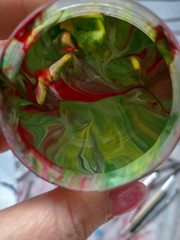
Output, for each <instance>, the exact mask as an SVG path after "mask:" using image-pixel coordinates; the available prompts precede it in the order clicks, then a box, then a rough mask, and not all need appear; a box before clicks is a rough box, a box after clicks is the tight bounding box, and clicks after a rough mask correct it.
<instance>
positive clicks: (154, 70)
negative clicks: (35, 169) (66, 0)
mask: <svg viewBox="0 0 180 240" xmlns="http://www.w3.org/2000/svg"><path fill="white" fill-rule="evenodd" d="M26 31H27V34H26V33H23V37H22V35H21V34H20V33H18V34H16V37H15V38H16V40H17V41H19V42H26V41H27V36H28V31H29V30H28V28H26ZM154 31H155V32H156V38H157V39H158V38H159V39H160V41H162V43H163V44H164V45H163V44H162V46H164V49H165V50H164V54H163V56H162V52H163V49H162V51H161V53H160V51H159V49H158V48H157V45H156V43H154V42H153V41H152V40H151V39H150V38H149V37H148V36H147V35H146V34H145V33H144V32H142V31H141V30H140V29H138V28H137V27H136V26H134V25H132V24H131V23H128V22H126V21H124V20H121V19H118V18H115V17H112V16H107V15H104V14H88V15H84V16H79V17H74V18H70V19H68V20H66V21H63V22H61V23H58V24H55V25H53V26H52V27H51V28H50V29H48V30H47V31H42V32H41V33H40V34H39V35H38V37H37V39H36V41H35V42H34V43H33V44H32V46H31V47H30V48H29V49H28V51H27V52H26V54H25V56H24V59H23V62H22V63H21V65H20V68H19V71H18V73H17V74H16V76H15V79H14V81H13V83H12V82H11V81H10V80H8V79H7V78H4V80H3V81H2V84H3V102H4V103H5V104H4V106H3V112H4V115H6V116H7V120H8V123H9V124H10V126H14V125H16V133H17V134H18V138H19V140H20V142H22V144H23V145H24V146H25V149H29V148H31V149H34V154H40V155H41V156H42V157H43V158H44V159H48V160H49V161H51V162H53V163H54V164H55V165H57V166H60V167H62V168H63V169H68V170H72V171H73V172H77V173H88V174H96V173H108V172H111V171H114V170H117V169H120V168H123V167H124V166H126V165H128V164H130V163H132V162H133V161H136V159H138V158H139V157H141V156H142V155H143V154H144V153H146V152H147V151H148V150H149V149H150V148H151V147H152V146H153V145H154V143H155V142H156V141H157V139H158V138H159V136H160V134H161V132H162V131H163V130H164V128H165V126H166V124H167V121H168V120H169V117H170V112H171V108H172V83H171V77H170V73H169V67H168V64H167V62H171V61H172V60H173V53H172V52H171V51H170V50H167V46H166V44H167V42H166V38H165V36H163V35H162V33H159V32H158V29H154ZM159 39H158V40H159ZM169 49H170V48H169ZM14 115H15V116H14Z"/></svg>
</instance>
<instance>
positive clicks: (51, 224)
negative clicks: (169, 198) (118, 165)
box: [0, 182, 146, 240]
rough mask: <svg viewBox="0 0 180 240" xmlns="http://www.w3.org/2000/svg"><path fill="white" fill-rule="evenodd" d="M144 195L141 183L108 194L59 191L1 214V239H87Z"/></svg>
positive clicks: (138, 201)
mask: <svg viewBox="0 0 180 240" xmlns="http://www.w3.org/2000/svg"><path fill="white" fill-rule="evenodd" d="M145 196H146V188H145V186H144V185H143V184H142V183H140V182H135V183H133V184H131V185H129V186H125V187H123V188H118V189H115V190H112V191H106V192H87V193H86V192H79V191H72V190H71V191H70V190H66V189H63V188H57V189H55V190H53V191H51V192H48V193H45V194H43V195H41V196H38V197H35V198H32V199H30V200H28V201H25V202H22V203H19V204H17V205H16V206H13V207H11V208H8V209H5V210H3V211H2V212H0V222H1V225H0V232H1V233H2V232H3V236H5V237H4V238H2V240H4V239H13V240H19V239H28V240H31V239H32V240H34V239H43V240H51V239H53V240H67V239H68V240H81V239H82V240H85V239H86V238H87V237H88V236H89V235H90V234H92V233H93V231H95V230H96V228H98V227H99V226H100V225H102V224H103V223H105V222H107V220H108V219H111V218H112V217H113V216H117V215H120V214H122V213H125V212H128V211H130V210H132V208H134V207H136V206H137V205H138V204H140V203H141V202H142V201H143V199H144V198H145ZM9 229H11V231H9ZM27 236H28V237H27Z"/></svg>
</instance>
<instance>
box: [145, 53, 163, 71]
mask: <svg viewBox="0 0 180 240" xmlns="http://www.w3.org/2000/svg"><path fill="white" fill-rule="evenodd" d="M162 62H165V60H164V58H163V57H160V58H159V59H158V60H157V61H156V62H155V63H154V64H153V66H152V67H151V68H149V69H148V70H147V71H146V74H147V75H149V74H151V73H152V72H153V71H154V70H155V69H156V68H158V67H159V65H160V64H161V63H162Z"/></svg>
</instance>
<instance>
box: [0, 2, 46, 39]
mask: <svg viewBox="0 0 180 240" xmlns="http://www.w3.org/2000/svg"><path fill="white" fill-rule="evenodd" d="M46 2H48V0H31V1H29V0H0V40H5V39H7V38H8V37H9V35H10V34H11V32H12V31H13V30H14V29H15V28H16V26H17V25H18V24H19V23H20V22H21V21H22V20H23V19H24V18H25V17H26V16H27V15H28V14H29V13H30V12H32V11H33V10H34V9H36V8H37V7H39V6H40V5H42V4H44V3H46Z"/></svg>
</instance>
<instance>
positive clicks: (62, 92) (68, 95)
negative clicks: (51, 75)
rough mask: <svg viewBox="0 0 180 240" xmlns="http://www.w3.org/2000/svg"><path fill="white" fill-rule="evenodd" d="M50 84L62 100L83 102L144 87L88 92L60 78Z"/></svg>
mask: <svg viewBox="0 0 180 240" xmlns="http://www.w3.org/2000/svg"><path fill="white" fill-rule="evenodd" d="M50 86H51V88H53V89H54V90H55V91H56V93H57V94H58V96H59V98H60V99H62V100H71V101H83V102H95V101H99V100H102V99H104V98H108V97H113V96H118V95H123V94H126V93H128V92H130V91H132V90H133V89H136V88H143V89H146V88H145V87H143V86H140V85H137V86H133V87H130V88H128V89H126V90H115V89H114V91H113V89H112V92H108V93H89V92H85V91H83V90H81V89H77V88H75V87H73V88H72V87H70V86H69V85H67V84H66V83H65V82H64V81H63V80H62V79H59V80H58V81H56V82H53V83H50ZM146 90H147V89H146ZM49 91H51V92H52V94H54V93H53V91H52V90H51V89H50V88H49ZM115 91H116V92H115ZM147 91H148V90H147ZM148 92H149V91H148ZM151 95H152V94H151Z"/></svg>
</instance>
